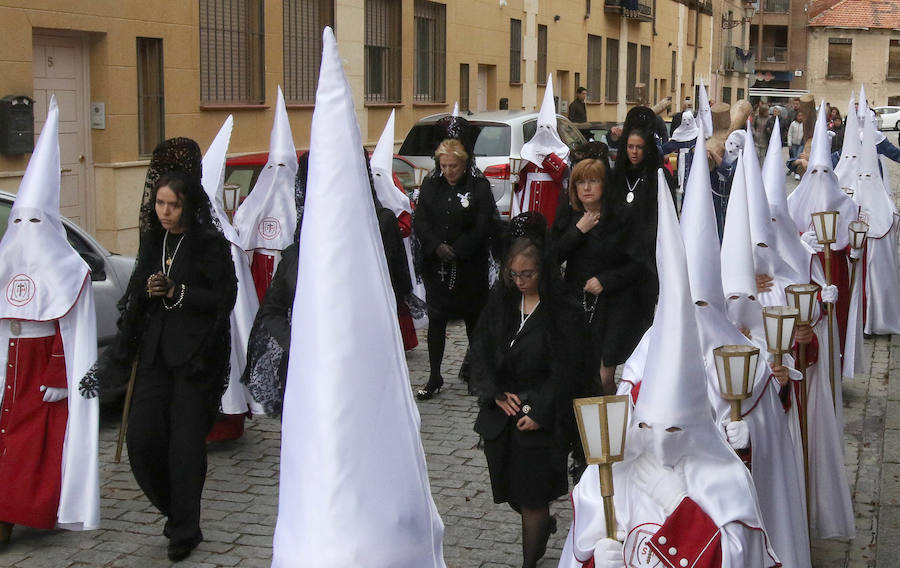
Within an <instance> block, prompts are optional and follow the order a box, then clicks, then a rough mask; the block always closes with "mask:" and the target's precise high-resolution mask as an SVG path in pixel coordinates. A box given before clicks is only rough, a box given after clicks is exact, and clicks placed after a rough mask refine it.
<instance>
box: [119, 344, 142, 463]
mask: <svg viewBox="0 0 900 568" xmlns="http://www.w3.org/2000/svg"><path fill="white" fill-rule="evenodd" d="M140 358H141V355H140V353H138V354H137V355H136V356H135V357H134V363H133V364H132V365H131V377H129V379H128V389H127V390H126V391H125V404H124V405H123V407H122V423H121V424H120V425H119V439H118V440H117V441H116V457H115V460H114V461H115V462H116V463H119V462H120V461H122V445H124V444H125V433H126V432H127V431H128V413H129V412H130V411H131V398H132V397H133V396H134V379H135V377H136V376H137V366H138V360H139V359H140Z"/></svg>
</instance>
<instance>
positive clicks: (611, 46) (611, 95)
mask: <svg viewBox="0 0 900 568" xmlns="http://www.w3.org/2000/svg"><path fill="white" fill-rule="evenodd" d="M606 100H607V101H608V102H611V103H615V102H618V101H619V40H617V39H613V38H611V37H608V38H606Z"/></svg>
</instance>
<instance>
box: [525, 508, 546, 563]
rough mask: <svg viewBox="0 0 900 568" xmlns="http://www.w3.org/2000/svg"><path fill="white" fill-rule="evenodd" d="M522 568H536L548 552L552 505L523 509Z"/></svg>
mask: <svg viewBox="0 0 900 568" xmlns="http://www.w3.org/2000/svg"><path fill="white" fill-rule="evenodd" d="M521 512H522V568H535V567H536V566H537V563H538V560H540V559H541V558H543V556H544V553H545V552H547V540H548V539H549V538H550V531H551V524H552V521H551V518H550V505H549V504H547V505H544V506H543V507H536V508H531V507H522V508H521Z"/></svg>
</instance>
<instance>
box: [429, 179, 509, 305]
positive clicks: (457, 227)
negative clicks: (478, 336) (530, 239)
mask: <svg viewBox="0 0 900 568" xmlns="http://www.w3.org/2000/svg"><path fill="white" fill-rule="evenodd" d="M461 196H467V197H461ZM497 216H498V215H497V205H496V203H494V196H493V194H492V193H491V186H490V183H488V181H487V180H486V179H484V178H483V177H475V176H473V175H472V174H466V175H465V177H463V179H461V180H460V182H459V184H457V185H456V186H450V184H448V183H447V180H446V179H445V178H444V177H443V176H440V175H437V176H435V175H432V176H429V177H427V178H426V179H425V181H424V182H423V183H422V188H421V190H420V192H419V200H418V203H417V204H416V211H415V215H414V216H413V233H414V234H415V235H416V238H417V239H418V240H419V243H420V247H421V255H422V258H421V262H422V267H421V273H422V278H423V281H424V284H425V294H426V302H427V304H428V309H429V311H437V312H439V313H441V314H443V315H444V316H445V317H460V316H463V315H466V314H470V313H472V312H473V311H474V312H476V313H477V312H478V311H480V310H481V307H482V306H483V305H484V302H485V301H486V299H487V293H488V257H489V245H490V238H491V234H492V231H493V227H494V221H495V217H497ZM441 244H447V245H450V247H452V248H453V250H454V252H455V253H456V260H455V261H454V262H453V263H444V262H441V259H440V258H439V257H438V255H437V249H438V246H440V245H441ZM453 272H455V276H454V274H453Z"/></svg>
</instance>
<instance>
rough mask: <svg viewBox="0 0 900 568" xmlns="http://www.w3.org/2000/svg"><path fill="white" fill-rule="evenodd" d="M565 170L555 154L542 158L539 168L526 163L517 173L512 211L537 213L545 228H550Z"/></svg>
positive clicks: (563, 164) (564, 164)
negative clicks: (542, 218) (545, 225)
mask: <svg viewBox="0 0 900 568" xmlns="http://www.w3.org/2000/svg"><path fill="white" fill-rule="evenodd" d="M566 170H567V167H566V162H565V161H564V160H563V159H562V158H560V157H559V156H557V155H556V154H550V155H549V156H547V157H546V158H544V161H543V162H542V163H541V167H540V168H538V167H537V166H535V165H534V164H532V163H531V162H526V163H525V167H523V168H522V170H521V171H520V172H519V181H518V183H517V184H516V193H515V195H513V200H514V202H515V203H514V207H513V211H516V212H518V213H524V212H525V211H537V212H539V213H540V214H542V215H543V216H544V218H546V219H547V226H552V225H553V220H554V218H555V217H556V205H557V204H558V203H559V194H560V193H561V192H562V190H563V186H562V182H563V177H564V176H565V174H566ZM529 178H531V179H529Z"/></svg>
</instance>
